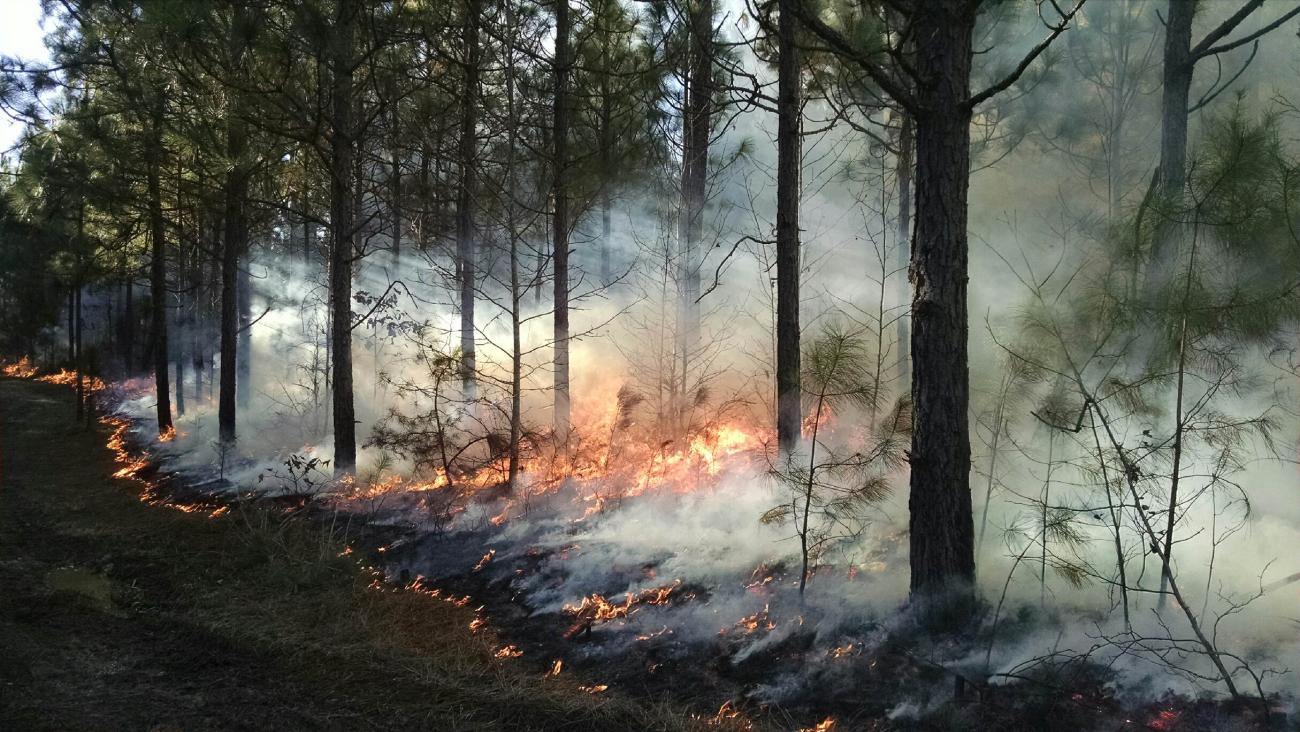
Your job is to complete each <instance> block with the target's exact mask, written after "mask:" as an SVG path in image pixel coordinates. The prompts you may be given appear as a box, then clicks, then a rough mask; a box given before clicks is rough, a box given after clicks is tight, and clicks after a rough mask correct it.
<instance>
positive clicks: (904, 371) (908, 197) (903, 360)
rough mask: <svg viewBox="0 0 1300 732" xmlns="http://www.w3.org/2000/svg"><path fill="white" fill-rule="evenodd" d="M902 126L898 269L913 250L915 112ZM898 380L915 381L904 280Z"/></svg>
mask: <svg viewBox="0 0 1300 732" xmlns="http://www.w3.org/2000/svg"><path fill="white" fill-rule="evenodd" d="M902 117H903V120H902V126H901V128H900V129H899V132H898V171H897V173H896V176H897V179H898V269H899V270H902V269H904V268H905V267H907V266H908V261H909V260H910V259H911V256H912V253H911V249H912V246H911V244H912V147H913V145H914V143H915V139H914V138H915V131H914V130H913V129H912V115H911V114H909V113H908V112H906V111H903V112H902ZM898 290H899V293H898V295H899V297H898V307H899V309H900V312H899V313H898V379H899V381H900V382H901V386H900V388H902V389H907V388H908V385H909V384H910V383H911V376H912V369H911V366H912V364H911V360H912V335H911V325H912V322H911V317H912V314H911V302H910V301H909V299H908V297H907V290H908V287H907V285H906V284H904V283H900V286H899V288H898Z"/></svg>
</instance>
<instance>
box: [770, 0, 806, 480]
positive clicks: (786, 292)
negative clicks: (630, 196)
mask: <svg viewBox="0 0 1300 732" xmlns="http://www.w3.org/2000/svg"><path fill="white" fill-rule="evenodd" d="M795 2H798V0H781V3H780V10H779V15H778V18H777V38H778V44H779V48H778V55H779V59H778V63H777V76H778V80H777V99H776V109H777V112H776V114H777V118H776V119H777V122H776V124H777V127H776V157H777V162H776V436H777V445H778V447H779V449H780V452H781V454H782V455H783V456H789V455H790V454H791V453H792V452H793V451H794V449H795V447H796V446H797V445H798V443H799V433H800V425H801V423H802V421H803V419H802V418H803V406H802V392H801V389H800V377H801V371H800V367H799V356H800V352H799V348H800V345H799V342H800V340H799V339H800V332H799V279H800V264H799V262H800V252H799V194H800V170H801V168H802V162H803V152H802V149H803V146H802V144H801V142H802V141H801V139H800V132H801V130H800V120H801V118H802V101H801V97H802V94H801V79H800V66H799V48H798V46H797V45H796V42H795V29H796V27H797V26H796V22H797V21H796V19H795V15H794V9H793V8H792V5H793V3H795Z"/></svg>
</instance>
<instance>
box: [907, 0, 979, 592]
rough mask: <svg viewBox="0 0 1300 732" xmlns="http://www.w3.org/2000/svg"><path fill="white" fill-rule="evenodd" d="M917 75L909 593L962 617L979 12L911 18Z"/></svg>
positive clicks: (958, 7) (957, 5) (970, 578)
mask: <svg viewBox="0 0 1300 732" xmlns="http://www.w3.org/2000/svg"><path fill="white" fill-rule="evenodd" d="M912 22H913V24H914V26H915V33H914V37H915V38H916V39H917V43H918V44H919V46H918V48H917V54H916V62H915V63H916V69H917V74H918V76H919V78H920V79H921V80H922V82H921V83H920V84H918V85H917V90H916V93H917V101H918V105H919V107H920V109H918V110H917V114H916V234H915V241H914V247H913V249H912V257H911V271H910V280H911V283H912V319H913V332H912V359H913V360H912V399H913V409H914V426H913V432H912V451H911V489H910V495H909V498H908V507H909V510H910V514H911V520H910V537H909V544H910V548H911V589H912V596H913V599H914V600H917V601H920V602H922V603H924V604H931V603H935V604H937V605H938V606H939V607H941V608H943V609H945V610H948V609H951V610H954V611H956V614H957V615H964V614H965V613H966V612H968V611H969V610H970V609H971V606H973V600H974V580H975V550H974V520H973V517H972V510H971V494H970V434H969V426H968V424H967V409H968V406H969V401H970V385H969V373H968V366H967V336H968V331H969V326H968V324H967V304H966V289H967V259H968V252H967V250H968V242H967V233H966V216H967V190H968V179H969V176H970V132H969V128H970V121H971V111H970V106H969V102H970V70H971V57H972V48H971V37H972V34H973V31H974V28H975V8H974V6H973V4H971V3H967V2H957V1H956V0H927V1H926V2H922V3H920V4H919V7H918V8H917V9H916V11H915V12H914V13H913V15H912Z"/></svg>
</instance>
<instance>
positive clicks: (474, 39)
mask: <svg viewBox="0 0 1300 732" xmlns="http://www.w3.org/2000/svg"><path fill="white" fill-rule="evenodd" d="M481 14H482V10H481V8H480V2H479V0H467V2H466V3H465V25H464V27H463V28H462V31H461V42H462V44H463V45H464V47H465V67H464V74H465V77H464V81H465V85H464V87H463V88H462V90H461V118H460V145H459V155H458V158H459V164H460V181H459V184H458V187H457V192H456V270H457V278H458V280H459V285H460V380H461V392H462V395H463V396H464V398H465V399H466V400H467V401H473V400H474V399H475V398H476V396H477V395H476V393H475V380H476V373H477V369H478V365H477V362H476V358H475V353H474V342H475V334H474V285H475V279H476V274H475V261H474V258H475V257H476V256H477V253H476V251H475V249H476V247H475V245H474V238H473V237H474V208H473V206H474V203H473V197H474V166H475V151H476V149H477V145H478V139H477V135H478V74H479V69H478V66H479V52H478V48H479V38H478V34H479V22H480V20H479V19H480V15H481Z"/></svg>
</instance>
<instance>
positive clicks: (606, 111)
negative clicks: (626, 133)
mask: <svg viewBox="0 0 1300 732" xmlns="http://www.w3.org/2000/svg"><path fill="white" fill-rule="evenodd" d="M611 33H612V31H611V30H610V29H608V28H606V29H604V32H603V37H602V38H601V48H600V50H601V65H602V68H601V75H600V131H599V136H600V281H601V283H602V284H605V285H608V284H610V283H611V282H613V280H614V273H613V266H612V263H611V258H612V256H613V251H612V249H613V248H614V242H612V241H610V213H611V211H610V208H611V205H612V202H611V195H610V188H612V187H613V185H614V120H613V117H614V110H613V107H614V99H613V96H612V94H613V92H612V91H611V90H610V87H609V82H610V74H611V73H613V70H612V69H611V68H610V66H611V61H610V56H609V43H610V35H611Z"/></svg>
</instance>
